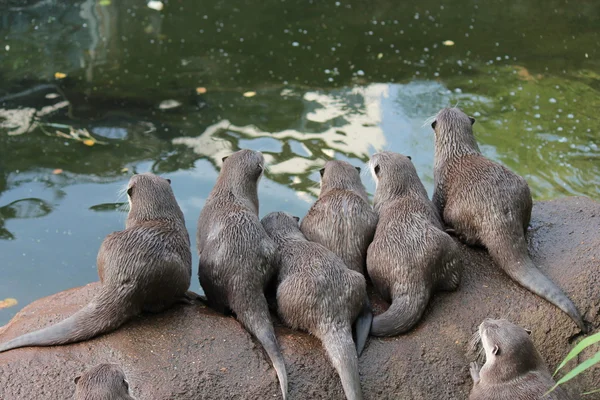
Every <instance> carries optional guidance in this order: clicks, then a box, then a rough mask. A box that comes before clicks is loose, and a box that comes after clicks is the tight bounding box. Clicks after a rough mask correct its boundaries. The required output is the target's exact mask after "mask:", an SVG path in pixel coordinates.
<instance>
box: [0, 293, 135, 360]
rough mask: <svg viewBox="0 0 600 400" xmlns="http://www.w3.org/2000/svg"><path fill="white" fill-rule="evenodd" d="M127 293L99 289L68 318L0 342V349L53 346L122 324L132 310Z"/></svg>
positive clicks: (87, 337) (82, 338) (84, 338)
mask: <svg viewBox="0 0 600 400" xmlns="http://www.w3.org/2000/svg"><path fill="white" fill-rule="evenodd" d="M130 298H131V296H130V295H128V294H127V293H118V294H115V293H109V292H108V291H106V290H105V289H104V288H101V289H100V293H98V294H97V295H96V296H95V297H94V298H93V299H92V301H91V302H90V303H89V304H88V305H87V306H85V307H84V308H82V309H81V310H79V311H78V312H76V313H75V314H73V315H72V316H70V317H69V318H67V319H65V320H63V321H61V322H59V323H57V324H54V325H51V326H49V327H47V328H43V329H40V330H37V331H34V332H30V333H26V334H24V335H22V336H18V337H16V338H14V339H12V340H9V341H8V342H6V343H3V344H0V353H2V352H4V351H7V350H12V349H16V348H19V347H27V346H56V345H62V344H69V343H75V342H80V341H83V340H87V339H91V338H93V337H95V336H98V335H100V334H102V333H107V332H111V331H113V330H115V329H117V328H118V327H119V326H121V325H123V323H125V321H127V320H128V319H129V318H130V317H131V316H133V315H135V313H134V312H126V310H133V311H135V310H134V306H133V305H132V304H131V302H130Z"/></svg>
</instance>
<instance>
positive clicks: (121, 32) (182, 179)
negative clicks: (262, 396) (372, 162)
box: [0, 0, 600, 324]
mask: <svg viewBox="0 0 600 400" xmlns="http://www.w3.org/2000/svg"><path fill="white" fill-rule="evenodd" d="M0 10H1V14H0V16H1V17H0V254H1V258H0V300H2V299H4V298H16V299H17V300H18V301H19V304H18V305H17V306H15V307H11V308H8V309H5V310H0V324H3V323H5V322H7V321H8V320H9V319H10V318H11V317H12V316H13V315H14V313H16V312H17V311H18V310H19V309H21V308H22V307H23V306H25V305H27V304H28V303H30V302H31V301H33V300H35V299H37V298H40V297H43V296H47V295H50V294H53V293H56V292H59V291H61V290H65V289H68V288H71V287H75V286H79V285H82V284H85V283H88V282H92V281H95V280H97V279H98V278H97V272H96V267H95V258H96V253H97V250H98V248H99V245H100V243H101V241H102V240H103V238H104V237H105V236H106V235H107V234H109V233H111V232H113V231H116V230H120V229H122V228H123V226H124V220H125V214H124V213H122V212H120V211H119V210H118V205H119V203H120V202H123V201H125V199H124V198H120V199H119V198H118V192H119V189H121V188H122V187H123V185H124V184H126V182H127V180H128V177H129V176H130V175H131V174H132V173H134V172H145V171H152V172H155V173H157V174H162V175H164V176H165V177H169V178H170V179H171V180H172V181H173V188H174V190H175V194H176V196H177V198H178V201H179V203H180V205H181V207H182V209H183V211H184V213H185V215H186V219H187V221H186V223H187V226H188V229H189V231H190V236H191V238H192V239H195V224H196V219H197V217H198V215H199V213H200V209H201V207H202V205H203V203H204V200H205V198H206V196H207V195H208V193H209V192H210V190H211V188H212V185H213V184H214V182H215V178H216V176H217V174H218V168H219V165H220V160H221V157H223V156H225V155H227V154H229V153H230V152H232V151H234V150H237V149H239V148H251V149H255V150H260V151H263V152H264V154H265V157H266V158H267V161H268V162H269V164H270V169H269V170H268V172H267V173H266V177H265V179H263V180H262V182H261V185H260V188H259V191H260V201H261V215H264V214H266V213H268V212H270V211H275V210H286V211H289V212H291V213H294V214H295V215H298V216H302V215H304V213H305V212H306V211H307V210H308V208H309V206H310V204H311V202H312V201H314V199H315V196H316V195H317V194H318V177H319V176H318V169H319V168H320V167H321V166H322V165H323V163H324V162H325V160H327V159H330V158H333V157H335V158H338V159H345V160H349V161H350V162H352V163H353V164H354V165H356V166H360V165H362V164H363V163H364V162H366V161H367V160H368V157H369V155H371V154H372V153H373V152H375V151H378V150H383V149H386V150H393V151H398V152H401V153H404V154H407V155H411V156H412V159H413V162H414V163H415V165H416V167H417V170H418V171H419V174H420V176H421V179H422V180H423V182H424V183H425V186H426V187H427V189H428V190H429V192H430V194H431V189H432V182H433V177H432V164H433V135H432V130H431V128H430V127H429V126H428V125H427V124H424V121H425V120H426V119H427V118H428V117H429V116H431V115H433V114H435V113H436V112H437V111H438V110H439V109H440V108H442V107H445V106H448V105H456V104H458V105H459V106H460V107H462V108H463V109H465V111H467V112H468V113H469V114H471V115H473V116H475V118H476V119H477V123H476V124H475V133H476V136H477V139H478V141H479V143H480V145H481V148H482V151H483V152H484V153H485V154H486V155H487V156H489V157H490V158H492V159H495V160H498V161H500V162H502V163H503V164H505V165H507V166H508V167H510V168H512V169H513V170H515V171H516V172H518V173H519V174H521V175H523V176H524V177H525V178H526V179H527V181H528V182H529V184H530V186H531V189H532V193H533V196H534V197H535V199H551V198H556V197H561V196H568V195H585V196H590V197H592V198H595V199H599V198H600V193H599V189H598V188H599V186H600V162H599V160H600V149H599V147H598V146H599V145H600V143H599V142H600V140H599V139H600V133H598V129H597V126H598V123H599V122H600V121H599V117H598V109H599V108H600V101H599V91H600V63H599V61H598V60H599V59H600V51H599V50H600V35H599V33H598V32H599V27H600V3H599V2H597V1H576V2H573V1H569V2H567V1H542V0H525V1H493V2H492V1H474V0H472V1H465V0H452V1H441V2H440V1H431V0H426V1H415V0H410V1H403V2H396V1H390V0H386V1H381V0H380V1H370V2H365V1H356V0H353V1H339V2H336V1H329V0H328V1H309V0H287V1H280V0H277V1H275V0H263V1H215V0H203V1H201V2H194V1H191V0H190V1H178V0H169V1H168V2H167V1H166V0H165V2H164V8H163V9H162V10H160V11H158V10H155V9H152V8H149V7H146V4H145V2H143V1H138V0H136V1H133V0H111V1H108V0H104V1H100V0H99V1H83V2H76V1H62V2H58V1H56V0H44V1H37V2H36V1H31V0H28V1H16V0H13V1H9V0H5V1H2V2H0ZM447 41H452V42H453V45H451V46H448V44H450V43H448V42H447ZM444 43H445V44H444ZM56 73H59V74H58V75H56V76H57V77H58V78H61V77H62V76H63V75H62V74H64V75H65V77H64V78H62V79H57V78H55V74H56ZM198 88H204V89H206V93H201V92H203V91H204V90H203V89H198ZM247 92H256V95H254V96H253V97H245V96H244V95H243V94H244V93H247ZM69 126H70V127H72V129H73V130H74V131H79V132H82V131H83V130H85V131H87V132H89V133H90V134H91V136H92V137H93V138H94V140H96V141H98V143H92V144H93V146H87V145H85V144H84V143H83V142H81V141H77V140H73V139H69V138H65V137H64V135H65V134H68V133H69V128H68V127H69ZM57 131H61V132H62V133H63V134H62V135H60V134H58V133H57ZM83 139H85V138H82V140H83ZM56 169H61V170H62V173H58V174H54V173H53V171H54V170H56ZM57 172H58V171H57ZM363 181H364V183H365V185H366V186H367V188H368V190H369V191H370V192H372V191H373V189H374V184H373V182H372V181H371V179H370V178H369V177H368V176H366V175H365V176H364V179H363ZM193 246H194V251H193V253H194V277H193V280H192V289H194V290H200V288H199V285H198V281H197V278H196V275H195V274H196V268H197V257H196V255H195V244H193Z"/></svg>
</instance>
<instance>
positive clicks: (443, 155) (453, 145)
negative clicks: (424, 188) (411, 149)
mask: <svg viewBox="0 0 600 400" xmlns="http://www.w3.org/2000/svg"><path fill="white" fill-rule="evenodd" d="M474 122H475V120H474V119H473V118H470V117H468V116H467V115H466V114H465V113H463V112H462V111H461V110H459V109H458V108H445V109H443V110H442V111H440V112H439V113H438V115H437V117H436V120H435V121H434V123H433V124H432V126H433V127H434V130H435V167H434V179H435V191H434V194H433V202H434V204H435V206H436V207H437V209H438V211H439V213H440V215H441V216H442V218H443V220H444V221H445V223H446V224H447V225H448V226H449V227H450V228H451V229H453V230H455V232H456V233H457V234H458V236H459V237H460V238H461V240H463V241H464V242H465V243H467V244H470V245H483V246H485V247H486V248H487V250H488V251H489V253H490V256H491V257H492V259H493V260H494V261H495V262H496V264H497V265H498V266H500V267H501V268H502V269H503V270H504V271H505V272H506V273H507V274H508V275H509V276H510V277H511V278H512V279H514V280H515V281H517V282H518V283H519V284H521V285H522V286H524V287H525V288H527V289H528V290H530V291H532V292H533V293H535V294H537V295H538V296H541V297H542V298H544V299H546V300H547V301H549V302H550V303H552V304H554V305H555V306H557V307H558V308H560V309H561V310H563V311H564V312H565V313H566V314H568V315H569V316H570V317H571V318H572V319H573V321H575V323H576V324H577V325H578V326H579V328H580V329H581V330H583V331H584V332H585V331H586V327H585V325H584V323H583V320H582V318H581V316H580V314H579V311H577V309H576V308H575V305H574V304H573V303H572V302H571V300H569V298H568V297H567V296H566V295H565V294H564V293H563V292H562V291H561V290H560V289H559V288H558V287H557V286H556V284H554V282H552V281H551V280H550V279H548V278H547V277H546V276H545V275H543V274H542V273H541V272H540V271H539V270H538V269H537V267H536V266H535V265H534V264H533V261H532V260H531V258H530V257H529V254H528V251H527V241H526V239H525V235H526V232H527V227H528V225H529V220H530V218H531V207H532V199H531V193H530V191H529V186H528V185H527V182H526V181H525V179H523V178H522V177H520V176H518V175H516V174H515V173H513V172H512V171H510V170H509V169H507V168H505V167H503V166H502V165H500V164H498V163H496V162H493V161H490V160H488V159H487V158H485V157H484V156H483V155H481V152H480V151H479V147H478V146H477V142H476V141H475V137H474V136H473V128H472V125H473V123H474Z"/></svg>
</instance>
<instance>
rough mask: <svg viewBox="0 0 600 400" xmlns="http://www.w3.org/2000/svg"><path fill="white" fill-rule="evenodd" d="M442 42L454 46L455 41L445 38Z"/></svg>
mask: <svg viewBox="0 0 600 400" xmlns="http://www.w3.org/2000/svg"><path fill="white" fill-rule="evenodd" d="M442 44H443V45H444V46H454V42H453V41H452V40H444V41H443V42H442Z"/></svg>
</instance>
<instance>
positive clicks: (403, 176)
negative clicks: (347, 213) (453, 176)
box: [369, 151, 427, 204]
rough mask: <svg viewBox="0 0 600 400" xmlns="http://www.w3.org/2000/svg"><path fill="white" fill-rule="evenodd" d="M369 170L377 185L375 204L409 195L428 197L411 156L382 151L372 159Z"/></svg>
mask: <svg viewBox="0 0 600 400" xmlns="http://www.w3.org/2000/svg"><path fill="white" fill-rule="evenodd" d="M369 169H370V170H371V175H373V179H375V183H376V185H377V189H376V191H375V201H374V202H375V204H377V203H380V202H381V201H384V200H390V199H391V198H393V197H396V196H406V195H408V194H418V195H423V194H424V195H425V196H427V192H426V191H425V187H423V184H422V183H421V181H420V180H419V176H418V175H417V170H416V169H415V166H414V165H413V163H412V161H411V158H410V156H404V155H402V154H399V153H393V152H391V151H382V152H380V153H376V154H374V155H373V156H372V157H371V159H370V160H369Z"/></svg>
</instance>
